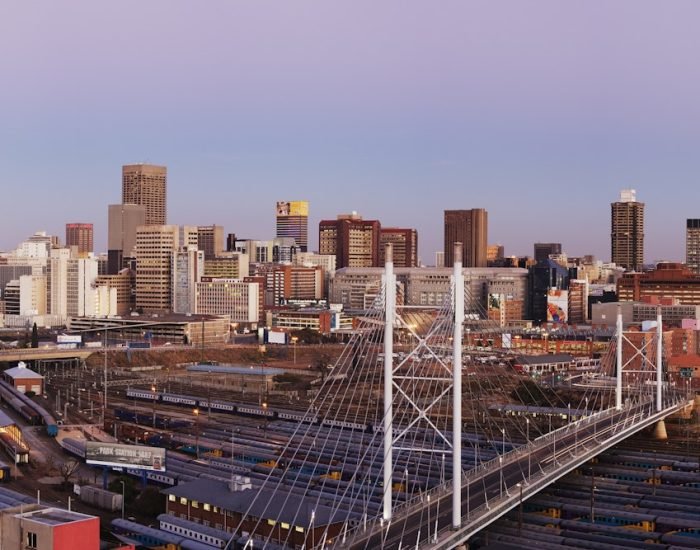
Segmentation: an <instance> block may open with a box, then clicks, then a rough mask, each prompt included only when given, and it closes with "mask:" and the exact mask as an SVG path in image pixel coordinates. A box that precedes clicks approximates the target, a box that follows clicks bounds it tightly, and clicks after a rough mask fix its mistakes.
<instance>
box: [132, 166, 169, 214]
mask: <svg viewBox="0 0 700 550" xmlns="http://www.w3.org/2000/svg"><path fill="white" fill-rule="evenodd" d="M166 181H167V168H166V167H165V166H154V165H152V164H127V165H125V166H122V204H141V205H143V206H145V207H146V225H165V224H166Z"/></svg>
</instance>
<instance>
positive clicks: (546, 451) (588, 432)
mask: <svg viewBox="0 0 700 550" xmlns="http://www.w3.org/2000/svg"><path fill="white" fill-rule="evenodd" d="M644 408H648V405H646V404H645V405H638V406H635V407H633V408H627V409H623V410H622V411H619V412H614V413H613V414H612V415H610V416H607V417H605V418H602V419H598V420H597V421H596V422H591V423H590V424H589V423H585V424H583V425H581V426H579V429H578V430H571V431H568V432H567V431H565V430H559V431H558V432H557V438H556V439H555V440H551V441H549V442H545V443H544V444H543V445H542V446H541V447H540V448H538V449H536V450H535V451H533V452H532V453H531V454H530V467H531V469H532V474H533V476H535V475H537V474H538V473H539V465H540V464H541V465H542V466H543V467H545V466H548V465H550V464H551V462H552V461H553V460H555V457H556V458H557V459H559V458H560V457H562V455H564V454H568V453H569V449H570V448H571V447H574V446H575V445H577V444H578V445H583V444H586V443H590V442H591V441H593V440H594V439H595V438H596V437H601V436H607V435H610V434H609V432H611V431H612V430H613V429H614V427H615V425H616V424H617V423H618V422H620V421H622V420H624V419H625V418H626V417H628V416H629V415H633V414H635V413H637V412H641V411H642V410H644ZM555 453H556V454H555ZM509 454H510V453H509ZM514 454H515V459H512V458H511V457H509V456H508V454H507V455H506V456H505V457H504V462H505V466H504V467H503V468H502V469H500V468H496V469H495V470H490V471H488V472H485V473H484V474H483V475H481V476H477V477H475V478H474V479H471V480H470V481H469V482H468V483H466V482H465V484H464V485H463V486H462V517H463V518H466V517H467V516H468V515H469V512H470V511H471V510H475V509H476V508H478V507H480V506H482V505H483V504H485V503H486V501H487V499H488V500H492V499H494V498H497V497H499V496H500V495H501V494H502V493H501V491H503V490H505V488H506V487H508V488H509V489H508V490H509V491H511V492H512V491H516V490H517V488H516V484H517V483H521V482H523V481H525V479H526V478H527V475H528V456H527V454H524V453H523V454H517V450H516V451H514ZM509 460H510V461H509ZM396 519H397V520H398V521H395V522H392V523H391V524H390V526H389V527H388V529H384V530H383V531H382V532H381V533H377V532H374V533H369V532H368V534H367V535H366V536H363V537H360V538H357V539H355V540H353V541H352V542H351V544H350V548H353V549H370V548H383V549H386V550H390V549H398V548H399V545H402V546H403V547H408V546H414V545H416V543H417V542H419V543H420V544H419V546H421V545H423V544H427V543H428V538H429V533H428V525H430V534H431V535H434V533H435V532H436V531H437V532H440V531H442V530H443V529H445V528H447V527H449V526H450V525H451V523H452V494H451V492H449V491H448V492H446V493H443V494H442V495H441V496H440V497H437V496H435V497H433V499H432V500H431V502H430V503H427V502H425V503H424V505H423V506H422V507H420V509H417V510H415V511H411V512H410V513H409V514H408V515H407V516H405V517H400V518H396Z"/></svg>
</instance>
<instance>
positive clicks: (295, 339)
mask: <svg viewBox="0 0 700 550" xmlns="http://www.w3.org/2000/svg"><path fill="white" fill-rule="evenodd" d="M297 340H299V338H297V337H296V336H292V352H293V355H294V364H295V365H296V364H297Z"/></svg>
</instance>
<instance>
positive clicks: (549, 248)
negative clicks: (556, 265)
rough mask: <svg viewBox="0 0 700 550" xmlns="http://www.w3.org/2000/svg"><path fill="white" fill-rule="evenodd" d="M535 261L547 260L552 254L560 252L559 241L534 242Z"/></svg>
mask: <svg viewBox="0 0 700 550" xmlns="http://www.w3.org/2000/svg"><path fill="white" fill-rule="evenodd" d="M534 252H535V255H534V258H535V261H536V262H542V261H544V260H548V259H549V257H550V256H551V255H552V254H561V243H535V250H534Z"/></svg>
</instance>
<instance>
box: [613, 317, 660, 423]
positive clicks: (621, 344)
mask: <svg viewBox="0 0 700 550" xmlns="http://www.w3.org/2000/svg"><path fill="white" fill-rule="evenodd" d="M627 334H628V335H631V334H635V335H637V339H638V340H639V341H638V342H635V341H633V339H632V338H630V336H628V335H626V334H625V331H624V328H623V323H622V308H621V306H618V308H617V323H616V336H617V339H616V340H617V341H616V346H617V349H616V362H615V364H616V369H615V370H616V373H615V374H616V376H615V379H616V380H615V382H616V384H615V408H616V409H617V410H618V411H619V410H621V409H622V391H623V377H624V375H625V374H627V375H633V376H634V377H635V379H636V378H638V380H639V384H640V388H641V389H642V390H643V388H644V386H642V384H646V383H647V382H651V381H654V382H655V384H654V386H655V390H656V395H655V408H656V411H657V412H659V411H661V410H662V408H663V322H662V318H661V308H660V307H657V309H656V331H655V333H654V336H653V337H651V338H648V337H646V333H644V332H633V333H632V332H629V333H627ZM652 351H655V352H656V353H651V352H652ZM628 386H629V384H628ZM635 389H636V388H635Z"/></svg>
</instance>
